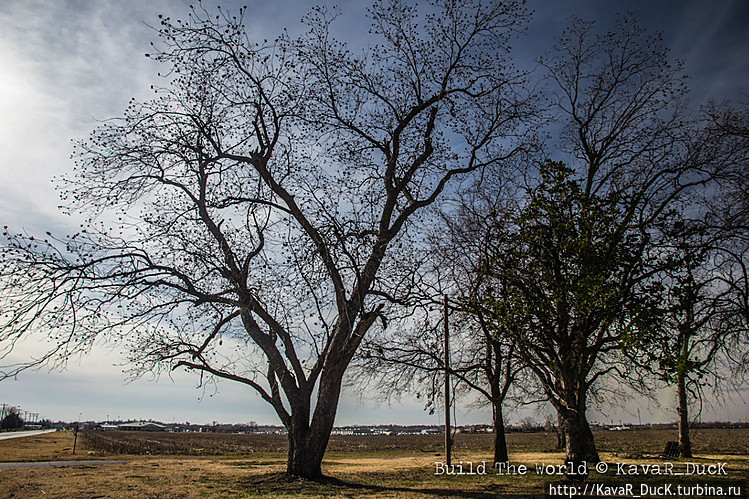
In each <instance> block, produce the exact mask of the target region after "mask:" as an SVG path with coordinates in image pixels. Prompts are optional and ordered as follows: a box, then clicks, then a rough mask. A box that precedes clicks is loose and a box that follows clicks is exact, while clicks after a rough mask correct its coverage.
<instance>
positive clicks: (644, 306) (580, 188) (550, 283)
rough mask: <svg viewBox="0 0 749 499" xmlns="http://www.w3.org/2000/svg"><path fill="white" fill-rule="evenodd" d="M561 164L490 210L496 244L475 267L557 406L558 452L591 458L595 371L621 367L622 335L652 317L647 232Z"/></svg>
mask: <svg viewBox="0 0 749 499" xmlns="http://www.w3.org/2000/svg"><path fill="white" fill-rule="evenodd" d="M573 173H574V172H573V171H572V169H570V168H569V167H567V166H565V165H563V164H561V163H556V162H547V163H545V164H544V165H542V167H541V168H540V171H539V178H538V181H537V183H536V185H534V186H531V187H529V188H528V190H527V193H526V195H525V198H524V200H523V203H522V205H521V206H520V208H519V209H518V211H517V212H516V213H515V214H514V216H511V217H506V216H505V217H502V218H497V219H495V232H494V234H493V235H492V239H493V241H494V247H495V248H496V250H495V254H494V256H493V259H492V260H491V261H489V262H487V265H486V267H485V268H484V269H482V272H483V273H484V274H485V275H486V278H487V279H488V280H490V282H492V283H493V284H494V285H493V286H492V287H488V288H487V290H486V294H485V295H484V297H483V300H484V303H485V304H486V306H487V307H488V308H489V309H490V310H491V311H492V316H491V320H492V322H493V324H494V327H495V328H496V329H497V330H498V331H499V334H501V335H507V336H512V337H515V338H516V344H517V347H518V350H519V353H520V355H521V357H522V359H523V361H524V362H525V363H526V365H527V366H528V368H529V369H531V370H532V371H533V372H534V373H535V374H536V376H537V377H538V379H539V381H540V384H541V387H542V388H543V390H544V392H545V395H546V397H547V398H548V400H549V402H550V403H551V404H552V405H553V407H554V408H555V409H556V411H557V413H558V414H559V420H560V423H561V425H562V426H563V430H564V434H565V436H566V451H567V460H568V461H569V462H571V463H573V464H574V465H575V466H577V465H580V464H582V463H583V462H588V463H591V462H596V461H598V452H597V450H596V445H595V441H594V438H593V434H592V432H591V430H590V426H589V424H588V420H587V417H586V411H587V408H588V398H589V396H590V395H591V392H592V391H593V390H594V389H595V388H596V386H597V383H599V382H600V381H601V380H602V378H604V377H605V376H607V375H608V374H610V373H612V372H615V371H616V372H619V373H621V374H624V373H625V371H626V370H627V367H626V366H627V363H626V362H625V361H624V360H625V359H623V358H622V357H621V356H620V355H619V353H620V350H621V348H622V344H624V343H627V342H632V341H640V337H641V335H642V334H643V332H644V331H647V329H648V326H649V325H650V323H651V321H652V320H653V316H652V314H651V311H652V310H653V301H654V299H655V297H654V296H653V295H652V294H651V293H650V292H649V289H648V287H647V286H646V285H645V283H646V279H645V277H646V276H647V275H648V273H649V270H648V263H647V259H646V257H645V249H646V247H647V243H648V237H647V235H646V234H643V233H642V232H640V231H638V230H634V229H630V228H628V227H627V226H626V225H624V220H625V219H626V212H624V211H623V209H622V205H621V200H620V199H619V198H618V196H617V195H616V194H610V195H608V196H606V197H600V196H595V195H586V194H585V184H584V182H581V181H580V180H578V179H575V178H574V177H573Z"/></svg>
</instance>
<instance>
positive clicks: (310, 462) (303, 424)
mask: <svg viewBox="0 0 749 499" xmlns="http://www.w3.org/2000/svg"><path fill="white" fill-rule="evenodd" d="M345 360H346V359H342V358H340V357H339V358H336V359H335V360H330V361H329V362H326V364H327V365H326V368H325V369H323V372H322V373H321V375H320V384H319V387H318V390H317V404H316V405H315V410H314V414H313V416H312V421H311V423H308V418H309V416H307V415H303V414H302V415H301V417H300V418H298V419H294V420H292V424H291V426H290V427H289V428H288V431H289V456H288V461H287V464H286V473H287V474H289V475H292V476H298V477H302V478H307V479H311V480H315V479H318V478H321V477H322V476H323V474H322V469H321V466H322V460H323V457H324V455H325V449H326V448H327V446H328V441H329V440H330V433H331V432H332V431H333V424H334V423H335V415H336V411H337V409H338V399H339V398H340V395H341V384H342V382H343V373H344V371H345V370H346V365H348V364H347V362H344V361H345ZM301 412H303V411H300V413H301Z"/></svg>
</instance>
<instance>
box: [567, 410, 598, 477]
mask: <svg viewBox="0 0 749 499" xmlns="http://www.w3.org/2000/svg"><path fill="white" fill-rule="evenodd" d="M561 416H562V418H563V420H564V422H563V428H564V433H565V436H566V437H567V442H566V450H567V457H566V460H565V462H567V463H568V465H569V463H571V465H572V469H571V470H570V469H568V470H567V471H568V474H570V475H572V476H578V477H580V478H582V477H581V476H580V475H579V470H581V469H582V467H583V466H584V465H587V467H588V468H590V467H591V465H594V464H595V463H598V462H599V461H600V459H599V457H598V450H597V449H596V442H595V439H594V438H593V432H592V431H591V429H590V425H589V424H588V420H587V418H586V417H585V408H584V407H582V408H578V409H577V410H574V409H563V410H562V414H561ZM570 471H572V473H570Z"/></svg>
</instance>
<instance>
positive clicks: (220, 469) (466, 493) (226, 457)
mask: <svg viewBox="0 0 749 499" xmlns="http://www.w3.org/2000/svg"><path fill="white" fill-rule="evenodd" d="M596 439H597V442H598V445H599V449H600V451H601V458H602V459H603V460H604V461H605V462H607V463H609V470H608V472H607V473H606V474H604V475H601V474H599V473H596V472H595V471H594V472H592V473H591V475H590V477H589V479H588V482H587V483H588V484H591V483H605V484H606V485H608V486H616V487H626V486H627V484H632V486H633V487H634V491H635V493H639V492H640V490H641V489H640V486H641V485H640V484H641V483H642V482H643V481H644V482H645V483H647V484H649V485H650V486H651V487H657V486H661V487H665V486H666V485H668V484H669V483H670V484H671V486H672V487H674V489H673V490H674V492H675V491H676V486H677V485H681V486H682V487H683V486H685V485H690V484H701V485H700V486H702V485H711V484H712V485H711V486H715V485H721V486H728V485H731V486H740V487H742V493H743V492H744V490H743V487H744V485H745V484H746V483H747V480H748V479H749V430H699V431H696V432H695V434H694V450H695V455H696V456H697V457H695V458H694V459H691V460H680V459H664V458H662V457H660V456H659V452H661V451H662V450H663V447H664V446H665V442H667V441H669V440H674V439H675V432H673V431H668V430H642V431H628V432H598V433H597V434H596ZM555 443H556V437H555V436H554V435H552V434H543V433H536V434H518V433H513V434H510V435H508V444H509V448H510V453H511V463H512V464H513V465H520V464H525V465H526V466H528V467H529V470H528V472H527V474H525V475H510V476H507V475H502V476H499V475H497V474H496V472H495V470H492V469H491V464H489V465H488V466H487V468H488V469H487V473H486V474H484V475H482V474H477V475H436V474H435V470H436V467H435V462H440V461H441V460H442V459H443V454H442V448H441V445H442V437H441V436H440V435H413V436H405V435H404V436H345V437H344V436H334V437H332V439H331V442H330V445H329V446H328V452H327V454H326V459H325V462H324V464H323V472H324V473H325V474H326V475H327V476H328V477H330V478H328V479H326V480H323V481H321V482H310V481H306V480H299V479H289V478H287V477H286V476H285V475H284V469H285V459H286V456H285V449H286V441H285V437H284V436H281V435H216V434H196V433H139V432H83V433H82V434H81V435H79V439H78V445H77V452H76V454H75V455H73V454H72V447H73V435H72V433H70V432H58V433H50V434H46V435H40V436H35V437H26V438H21V439H14V440H7V441H1V442H0V461H47V460H53V461H54V460H70V459H84V460H98V459H117V460H124V461H126V462H127V463H126V464H123V465H112V466H86V465H85V464H84V465H81V466H75V467H63V468H49V467H45V468H20V469H3V470H0V498H11V497H12V498H32V497H34V498H37V497H45V498H50V497H55V498H80V497H88V498H201V497H227V498H228V497H268V496H271V497H305V498H316V497H320V498H322V497H371V498H385V497H406V498H425V497H457V498H489V497H497V496H503V497H507V496H518V497H531V496H534V495H535V496H538V497H543V494H544V493H545V492H548V490H549V489H548V484H550V483H553V484H564V483H565V482H564V480H563V479H564V477H563V476H546V475H539V474H537V473H536V472H535V465H536V464H540V463H544V464H555V465H558V464H562V461H563V454H562V453H560V452H558V451H556V449H554V446H555ZM490 457H491V435H460V434H459V435H456V438H455V448H454V452H453V463H454V464H459V463H460V462H461V461H462V462H463V464H464V466H465V467H466V469H467V468H468V463H469V462H471V463H473V464H474V466H476V465H478V464H479V463H481V462H482V461H487V460H489V459H490ZM664 462H669V463H672V464H673V470H674V471H675V472H677V473H678V472H684V471H688V468H687V466H688V464H687V463H694V464H695V465H702V464H704V465H711V464H712V465H715V468H714V469H715V470H718V471H720V470H725V472H726V473H727V475H722V476H709V475H697V474H693V475H682V476H672V475H666V476H663V475H661V476H654V475H652V474H650V475H647V476H644V475H642V474H641V475H638V476H625V475H622V474H620V475H617V474H616V472H617V466H616V464H617V463H626V464H627V465H631V464H638V465H643V464H645V465H647V464H650V465H655V464H657V465H659V466H661V467H663V466H664ZM720 463H725V464H722V466H719V465H720ZM689 466H692V468H693V469H694V466H693V465H692V464H689ZM642 469H644V468H642V467H641V468H639V470H642ZM651 469H652V468H651ZM707 469H708V468H706V470H707ZM622 470H624V471H630V470H631V468H629V467H622V468H620V471H622ZM612 490H613V489H612ZM652 490H653V492H659V489H657V488H654V489H652ZM623 491H625V492H626V490H624V489H623ZM625 495H626V494H625ZM588 497H590V494H588ZM609 497H611V496H609ZM654 497H655V496H654Z"/></svg>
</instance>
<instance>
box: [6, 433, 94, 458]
mask: <svg viewBox="0 0 749 499" xmlns="http://www.w3.org/2000/svg"><path fill="white" fill-rule="evenodd" d="M73 444H74V436H73V432H72V431H58V432H55V433H45V434H42V435H39V436H31V437H22V438H11V439H7V440H0V462H16V461H61V460H62V461H64V460H71V459H91V458H92V457H91V456H89V455H88V451H89V450H91V448H90V447H89V446H87V445H86V442H85V441H84V440H83V439H82V438H80V435H79V438H78V442H77V445H76V446H75V451H76V453H75V454H73Z"/></svg>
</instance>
